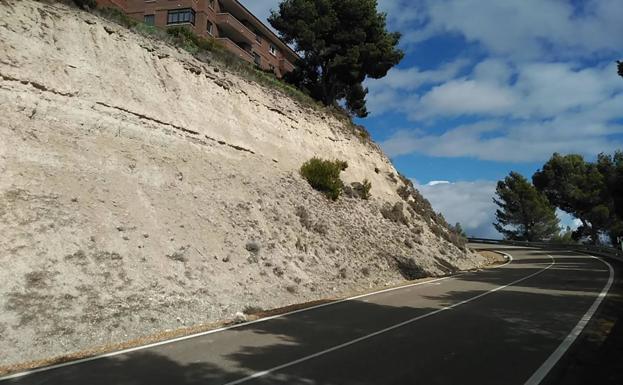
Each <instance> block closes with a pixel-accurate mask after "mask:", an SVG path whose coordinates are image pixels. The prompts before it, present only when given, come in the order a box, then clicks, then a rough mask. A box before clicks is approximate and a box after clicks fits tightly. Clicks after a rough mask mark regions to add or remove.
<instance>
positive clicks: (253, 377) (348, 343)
mask: <svg viewBox="0 0 623 385" xmlns="http://www.w3.org/2000/svg"><path fill="white" fill-rule="evenodd" d="M547 256H548V257H550V258H551V259H552V262H551V263H550V264H549V265H547V266H546V267H545V268H543V269H541V270H539V271H537V272H535V273H532V274H530V275H528V276H526V277H523V278H521V279H518V280H516V281H513V282H511V283H509V284H506V285H503V286H498V287H496V288H495V289H491V290H489V291H486V292H484V293H481V294H479V295H477V296H475V297H472V298H469V299H466V300H463V301H461V302H457V303H455V304H454V305H450V306H445V307H442V308H440V309H438V310H435V311H432V312H430V313H426V314H423V315H421V316H418V317H415V318H411V319H408V320H406V321H404V322H401V323H398V324H396V325H393V326H389V327H387V328H385V329H381V330H379V331H376V332H374V333H370V334H367V335H365V336H362V337H359V338H356V339H354V340H351V341H348V342H345V343H343V344H340V345H336V346H333V347H331V348H328V349H325V350H321V351H319V352H317V353H314V354H310V355H308V356H305V357H302V358H299V359H298V360H294V361H290V362H287V363H285V364H282V365H279V366H275V367H274V368H271V369H268V370H264V371H261V372H256V373H253V374H252V375H250V376H247V377H244V378H240V379H238V380H235V381H231V382H228V383H226V384H223V385H237V384H242V383H244V382H247V381H250V380H254V379H256V378H260V377H263V376H265V375H267V374H270V373H273V372H276V371H279V370H281V369H285V368H288V367H290V366H294V365H297V364H300V363H301V362H305V361H308V360H311V359H313V358H316V357H319V356H322V355H325V354H327V353H331V352H334V351H336V350H339V349H343V348H345V347H347V346H351V345H354V344H356V343H359V342H362V341H365V340H367V339H370V338H372V337H376V336H378V335H379V334H383V333H387V332H389V331H392V330H395V329H398V328H401V327H403V326H406V325H409V324H411V323H413V322H416V321H419V320H421V319H424V318H428V317H430V316H433V315H435V314H439V313H441V312H443V311H446V310H450V309H454V308H455V307H458V306H461V305H464V304H466V303H469V302H472V301H475V300H477V299H479V298H482V297H484V296H486V295H489V294H492V293H495V292H496V291H499V290H502V289H505V288H507V287H509V286H512V285H515V284H518V283H520V282H523V281H525V280H527V279H529V278H532V277H534V276H536V275H539V274H541V273H543V272H544V271H545V270H547V269H549V268H550V267H552V266H554V265H555V264H556V260H555V259H554V257H552V256H551V255H547ZM509 258H510V260H512V257H510V255H509ZM510 260H509V262H510Z"/></svg>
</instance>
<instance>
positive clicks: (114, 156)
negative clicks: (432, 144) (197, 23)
mask: <svg viewBox="0 0 623 385" xmlns="http://www.w3.org/2000/svg"><path fill="white" fill-rule="evenodd" d="M0 14H2V15H3V17H2V18H1V20H0V44H1V45H2V49H0V116H1V117H2V120H1V121H0V175H1V177H0V234H2V235H1V236H0V263H1V266H2V269H0V282H2V284H1V285H0V309H1V310H0V345H2V347H3V349H1V350H0V365H9V364H17V363H20V362H23V361H29V360H38V359H43V358H46V357H50V356H55V355H61V354H65V353H68V352H73V351H78V350H82V349H86V348H89V347H93V346H98V345H106V344H112V343H118V342H122V341H126V340H128V339H132V338H138V337H141V336H145V335H151V334H156V333H159V332H161V331H163V330H171V329H176V328H180V327H184V326H191V325H198V324H204V323H209V322H213V321H216V320H221V319H228V318H231V317H233V316H234V315H235V314H236V313H237V312H240V311H243V310H244V309H249V308H255V309H257V308H262V309H270V308H275V307H280V306H285V305H289V304H293V303H299V302H304V301H311V300H317V299H319V298H326V297H336V296H343V295H347V294H351V293H355V292H360V291H362V290H367V289H369V288H372V287H380V286H385V285H391V284H396V283H399V282H402V281H403V280H404V279H405V278H408V279H412V278H419V277H424V276H435V275H443V274H448V273H451V272H453V271H456V270H458V269H471V268H477V267H480V266H481V265H482V264H483V263H484V260H483V258H482V257H480V256H478V255H476V254H474V253H472V252H470V251H468V250H465V249H464V248H463V247H462V243H461V241H460V240H459V239H457V238H456V235H455V234H453V233H451V232H449V230H448V228H447V226H446V224H445V222H444V221H443V219H442V218H441V217H439V216H437V215H435V214H434V213H433V212H432V210H431V208H430V205H429V204H428V202H426V201H424V200H423V198H422V197H421V196H420V195H419V194H418V193H417V191H416V190H414V189H413V187H412V186H411V185H409V181H408V180H403V179H401V178H400V177H398V173H397V172H396V170H395V169H394V168H393V166H392V165H391V163H390V162H389V160H388V159H387V157H386V156H385V155H384V154H383V153H382V152H381V151H380V149H379V148H378V147H377V146H376V145H374V144H372V143H370V142H369V141H368V140H363V139H362V138H361V137H360V135H358V133H357V132H356V131H353V129H352V126H351V125H348V124H346V123H344V122H343V121H341V120H339V119H337V118H336V117H334V116H333V115H330V114H326V113H323V112H321V111H318V110H314V109H310V108H308V107H304V106H302V105H300V104H299V103H298V102H296V101H295V100H294V99H292V98H289V97H287V96H285V95H284V94H282V93H281V92H279V91H277V90H271V89H268V88H265V87H263V86H260V85H259V84H258V83H256V82H253V81H250V80H246V79H243V78H241V77H239V76H238V75H235V74H232V73H230V72H228V71H227V70H226V68H225V67H224V66H223V65H222V64H219V63H218V62H217V61H212V62H210V63H209V64H208V63H206V61H199V60H197V59H196V58H194V57H193V56H192V55H191V54H190V53H188V52H186V51H184V50H181V49H178V48H175V47H172V46H169V45H166V44H164V43H162V42H160V41H156V40H151V39H149V38H146V37H143V36H140V35H138V34H136V33H134V32H131V31H129V30H128V29H125V28H123V27H122V26H119V25H117V24H114V23H111V22H109V21H106V20H104V19H101V18H99V17H97V16H95V15H93V14H90V13H87V12H83V11H80V10H78V9H76V8H72V7H68V6H66V5H62V4H52V5H50V4H43V3H40V2H35V1H30V0H24V1H18V0H12V1H11V0H8V1H7V0H5V1H0ZM314 157H317V158H319V159H330V160H335V159H339V160H340V161H343V162H346V164H347V165H348V167H347V168H345V169H343V171H341V172H339V178H340V180H341V181H342V183H343V192H342V193H341V195H340V196H339V198H338V199H336V200H335V201H333V200H331V199H328V198H327V197H326V196H325V195H324V194H323V192H321V191H317V190H315V189H314V188H312V186H311V185H310V184H309V183H308V181H307V180H306V179H304V178H303V176H302V175H301V173H300V170H301V166H302V165H303V164H304V163H305V162H307V161H308V160H310V159H312V158H314ZM364 182H365V183H364ZM359 185H361V186H364V188H363V191H366V194H365V195H366V196H365V198H367V199H365V198H364V199H362V197H361V196H358V194H356V192H357V191H359V190H361V189H360V188H359ZM340 187H341V186H340ZM399 192H400V193H399Z"/></svg>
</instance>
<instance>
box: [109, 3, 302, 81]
mask: <svg viewBox="0 0 623 385" xmlns="http://www.w3.org/2000/svg"><path fill="white" fill-rule="evenodd" d="M97 3H98V5H99V6H101V7H111V6H114V7H116V8H120V9H121V10H122V11H123V12H125V13H126V14H128V15H129V16H131V17H133V18H135V19H137V20H140V21H143V22H145V23H147V24H151V25H155V26H158V27H163V28H166V27H170V26H180V25H185V26H188V27H189V28H191V29H192V30H193V31H194V32H195V33H196V34H197V35H200V36H204V37H213V38H215V39H216V41H218V42H219V43H220V44H221V45H222V46H224V47H225V48H227V49H228V50H229V51H231V52H232V53H234V54H235V55H237V56H238V57H240V58H241V59H243V60H246V61H248V62H249V63H255V64H256V65H258V66H259V67H260V68H262V69H264V70H269V71H273V72H274V73H275V74H276V75H277V76H278V77H282V76H283V75H284V74H285V73H287V72H290V71H292V70H293V69H294V65H293V63H295V62H296V60H297V59H298V55H297V54H296V52H294V51H293V50H292V49H291V48H290V47H288V46H287V45H286V44H285V43H284V42H283V41H281V40H280V39H279V38H278V37H277V36H276V35H275V34H274V33H273V32H272V31H271V30H270V29H269V28H268V27H267V26H266V25H265V24H264V23H262V22H261V21H260V20H259V19H258V18H257V17H255V16H254V15H253V14H252V13H251V12H250V11H249V10H248V9H246V8H245V7H244V6H243V5H242V4H240V3H239V2H238V0H97Z"/></svg>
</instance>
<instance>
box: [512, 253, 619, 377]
mask: <svg viewBox="0 0 623 385" xmlns="http://www.w3.org/2000/svg"><path fill="white" fill-rule="evenodd" d="M588 256H589V257H591V258H595V259H597V260H599V261H601V262H603V263H605V264H606V266H608V270H609V271H610V276H609V278H608V282H607V283H606V285H605V286H604V288H603V289H602V290H601V293H599V295H598V296H597V298H595V302H593V304H592V305H591V307H590V308H589V309H588V310H587V311H586V313H585V314H584V316H582V318H581V319H580V321H579V322H578V323H577V325H575V327H574V328H573V330H571V333H569V334H568V335H567V337H565V339H564V340H563V341H562V343H561V344H560V345H559V346H558V348H557V349H556V350H554V352H553V353H552V354H551V355H550V356H549V357H548V358H547V360H545V362H544V363H543V364H542V365H541V366H540V367H539V368H538V369H537V371H536V372H534V374H533V375H532V376H531V377H530V378H529V379H528V381H526V382H525V383H524V385H538V384H540V383H541V381H543V379H545V377H546V376H547V375H548V374H549V372H550V371H551V370H552V369H553V368H554V366H556V363H558V361H559V360H560V359H561V358H562V356H563V355H564V354H565V353H566V352H567V350H568V349H569V348H570V347H571V345H572V344H573V342H575V340H576V339H577V338H578V336H579V335H580V334H581V333H582V331H583V330H584V328H585V327H586V325H587V324H588V321H590V319H591V318H592V317H593V315H594V314H595V312H596V311H597V309H598V308H599V305H601V302H602V301H603V300H604V298H606V295H607V294H608V292H609V291H610V287H611V286H612V282H613V281H614V269H613V268H612V265H611V264H610V263H608V262H607V261H605V260H603V259H601V258H597V257H595V256H593V255H588Z"/></svg>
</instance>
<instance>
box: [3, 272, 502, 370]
mask: <svg viewBox="0 0 623 385" xmlns="http://www.w3.org/2000/svg"><path fill="white" fill-rule="evenodd" d="M507 264H508V262H507V263H505V264H504V265H501V266H496V267H502V266H505V265H507ZM464 274H466V273H460V274H456V275H452V276H448V277H442V278H436V279H431V280H429V281H424V282H417V283H412V284H409V285H404V286H398V287H392V288H389V289H383V290H379V291H375V292H372V293H366V294H361V295H357V296H354V297H349V298H344V299H341V300H337V301H332V302H327V303H323V304H320V305H315V306H311V307H307V308H303V309H299V310H293V311H291V312H287V313H283V314H277V315H274V316H270V317H265V318H260V319H257V320H255V321H250V322H245V323H241V324H236V325H231V326H226V327H222V328H218V329H213V330H208V331H205V332H201V333H195V334H189V335H187V336H183V337H177V338H173V339H170V340H166V341H160V342H154V343H152V344H148V345H142V346H137V347H135V348H129V349H123V350H118V351H115V352H111V353H105V354H99V355H96V356H92V357H88V358H82V359H79V360H75V361H69V362H65V363H62V364H56V365H51V366H45V367H42V368H37V369H33V370H29V371H25V372H20V373H15V374H11V375H8V376H4V377H0V381H4V380H9V379H13V378H18V377H24V376H27V375H30V374H34V373H40V372H45V371H48V370H53V369H59V368H63V367H65V366H71V365H77V364H82V363H85V362H89V361H94V360H99V359H101V358H107V357H114V356H118V355H120V354H126V353H131V352H134V351H137V350H143V349H149V348H153V347H156V346H161V345H167V344H171V343H174V342H179V341H184V340H188V339H191V338H197V337H201V336H205V335H208V334H213V333H218V332H222V331H225V330H230V329H235V328H239V327H244V326H249V325H253V324H256V323H260V322H266V321H269V320H272V319H275V318H281V317H285V316H289V315H292V314H296V313H301V312H304V311H309V310H314V309H319V308H322V307H325V306H332V305H337V304H339V303H343V302H347V301H352V300H356V299H359V298H365V297H370V296H373V295H377V294H383V293H387V292H390V291H394V290H401V289H408V288H411V287H414V286H420V285H426V284H431V283H434V282H440V281H443V280H446V279H450V278H456V277H460V276H462V275H464Z"/></svg>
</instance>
